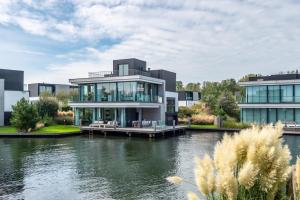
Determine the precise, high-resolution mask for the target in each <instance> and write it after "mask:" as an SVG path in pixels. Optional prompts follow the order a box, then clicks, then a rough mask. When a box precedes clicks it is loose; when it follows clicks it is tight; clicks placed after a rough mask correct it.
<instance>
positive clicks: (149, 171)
mask: <svg viewBox="0 0 300 200" xmlns="http://www.w3.org/2000/svg"><path fill="white" fill-rule="evenodd" d="M222 136H223V134H221V133H201V134H191V135H186V136H181V137H174V138H169V139H164V140H152V141H151V140H145V139H137V138H119V137H117V138H109V137H106V138H103V137H94V138H92V139H90V138H88V137H72V138H64V139H0V199H1V198H3V199H33V200H34V199H46V200H52V199H55V200H57V199H72V200H73V199H75V200H76V199H184V198H185V194H186V191H188V190H192V191H195V188H193V187H192V186H190V185H182V186H179V187H178V186H174V185H171V184H169V183H167V182H166V181H165V177H167V176H170V175H175V174H176V175H179V176H182V177H184V178H185V179H187V180H190V181H193V179H194V175H193V167H194V162H193V159H194V157H195V156H203V155H204V153H209V154H210V155H212V154H213V149H214V145H215V144H216V142H218V141H219V140H220V139H221V138H222ZM285 140H286V143H287V144H288V145H289V147H290V149H291V152H292V154H293V156H294V160H293V162H294V161H295V157H296V154H297V153H299V152H300V137H297V136H285Z"/></svg>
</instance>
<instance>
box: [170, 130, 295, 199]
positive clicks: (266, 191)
mask: <svg viewBox="0 0 300 200" xmlns="http://www.w3.org/2000/svg"><path fill="white" fill-rule="evenodd" d="M282 128H283V126H282V124H277V125H276V126H275V127H272V126H265V127H263V128H262V129H259V128H258V127H253V128H251V129H245V130H242V131H241V132H240V133H236V134H235V135H233V136H229V135H225V136H224V138H223V140H222V141H221V142H219V143H217V145H216V146H215V152H214V158H213V159H212V158H210V156H208V155H205V156H204V159H202V160H201V159H198V158H197V159H196V167H195V177H196V185H197V188H198V190H199V191H200V192H201V193H202V194H203V195H205V196H206V198H207V199H215V200H236V199H241V200H242V199H255V200H275V199H282V198H283V197H284V196H285V197H287V194H285V191H286V190H285V187H286V184H287V180H288V177H289V176H290V166H289V162H290V159H291V156H290V150H289V149H288V146H287V145H284V144H283V139H282V130H283V129H282ZM169 180H170V179H169ZM189 197H190V199H197V198H198V197H197V196H196V195H195V194H192V193H189ZM278 197H279V198H278ZM280 197H282V198H280Z"/></svg>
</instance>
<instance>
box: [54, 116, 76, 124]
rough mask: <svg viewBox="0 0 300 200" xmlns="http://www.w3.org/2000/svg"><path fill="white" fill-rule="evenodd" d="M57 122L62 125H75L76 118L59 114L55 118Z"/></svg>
mask: <svg viewBox="0 0 300 200" xmlns="http://www.w3.org/2000/svg"><path fill="white" fill-rule="evenodd" d="M54 120H55V123H56V124H60V125H73V124H74V118H73V117H70V116H57V117H55V118H54Z"/></svg>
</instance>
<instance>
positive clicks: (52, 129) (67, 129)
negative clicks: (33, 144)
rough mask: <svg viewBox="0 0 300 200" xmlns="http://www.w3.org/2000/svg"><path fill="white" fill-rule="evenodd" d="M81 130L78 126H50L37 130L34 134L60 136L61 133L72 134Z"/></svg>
mask: <svg viewBox="0 0 300 200" xmlns="http://www.w3.org/2000/svg"><path fill="white" fill-rule="evenodd" d="M78 131H80V129H79V128H78V127H76V126H69V125H53V126H48V127H44V128H41V129H38V130H35V131H34V133H45V134H47V133H55V134H60V133H71V132H78Z"/></svg>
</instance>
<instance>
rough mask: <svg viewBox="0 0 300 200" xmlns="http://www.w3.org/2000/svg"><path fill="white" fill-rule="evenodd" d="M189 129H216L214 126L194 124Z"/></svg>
mask: <svg viewBox="0 0 300 200" xmlns="http://www.w3.org/2000/svg"><path fill="white" fill-rule="evenodd" d="M191 128H195V129H197V128H217V126H216V125H213V124H212V125H196V124H191Z"/></svg>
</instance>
